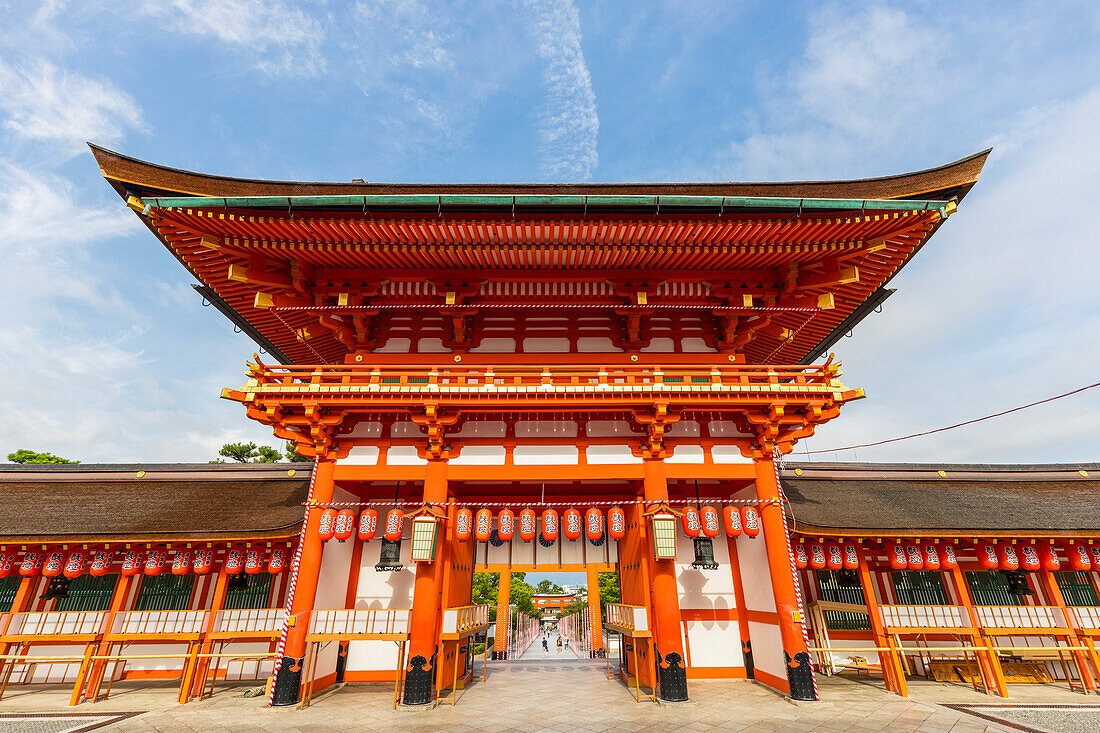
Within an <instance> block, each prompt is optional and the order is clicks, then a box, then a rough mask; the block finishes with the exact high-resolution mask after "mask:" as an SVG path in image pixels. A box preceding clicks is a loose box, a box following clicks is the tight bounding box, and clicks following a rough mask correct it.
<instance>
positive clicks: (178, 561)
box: [172, 550, 191, 575]
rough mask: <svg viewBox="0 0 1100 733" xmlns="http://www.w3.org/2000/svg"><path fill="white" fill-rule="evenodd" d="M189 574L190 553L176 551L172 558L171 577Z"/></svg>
mask: <svg viewBox="0 0 1100 733" xmlns="http://www.w3.org/2000/svg"><path fill="white" fill-rule="evenodd" d="M189 572H191V551H190V550H176V554H175V556H174V557H173V558H172V575H187V574H188V573H189Z"/></svg>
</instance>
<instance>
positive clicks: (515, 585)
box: [508, 573, 542, 618]
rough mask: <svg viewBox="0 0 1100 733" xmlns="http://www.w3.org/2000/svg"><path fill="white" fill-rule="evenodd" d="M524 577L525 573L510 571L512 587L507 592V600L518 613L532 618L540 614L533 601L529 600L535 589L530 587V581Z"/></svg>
mask: <svg viewBox="0 0 1100 733" xmlns="http://www.w3.org/2000/svg"><path fill="white" fill-rule="evenodd" d="M526 577H527V573H512V588H511V590H510V592H509V595H508V600H509V601H510V602H511V603H512V605H514V606H515V607H516V610H517V611H519V612H520V613H522V614H525V615H527V616H530V617H532V618H538V617H539V616H540V615H542V614H540V613H539V610H538V609H537V608H535V602H534V601H532V600H531V596H533V595H534V594H535V589H534V588H532V587H531V584H530V583H528V582H527V581H526V580H524V578H526Z"/></svg>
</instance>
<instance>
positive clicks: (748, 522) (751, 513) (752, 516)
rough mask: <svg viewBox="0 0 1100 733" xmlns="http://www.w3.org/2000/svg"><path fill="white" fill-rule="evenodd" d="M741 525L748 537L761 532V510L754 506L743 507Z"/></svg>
mask: <svg viewBox="0 0 1100 733" xmlns="http://www.w3.org/2000/svg"><path fill="white" fill-rule="evenodd" d="M741 527H742V529H743V530H744V532H745V536H746V537H755V536H756V535H758V534H760V512H759V511H758V510H757V508H756V507H754V506H745V507H742V508H741Z"/></svg>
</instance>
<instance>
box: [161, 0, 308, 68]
mask: <svg viewBox="0 0 1100 733" xmlns="http://www.w3.org/2000/svg"><path fill="white" fill-rule="evenodd" d="M144 9H145V12H147V13H151V14H153V15H154V16H156V17H158V18H160V19H161V20H162V21H164V23H165V24H166V25H167V26H168V27H170V28H172V29H173V30H175V31H177V32H179V33H185V34H188V35H194V36H206V37H212V38H216V39H217V40H219V41H221V42H222V43H225V44H228V45H230V46H233V47H236V48H239V49H242V50H243V51H246V52H247V53H249V54H250V55H251V57H252V64H253V66H255V67H256V68H257V69H259V70H261V71H264V72H267V73H271V74H276V75H280V76H305V77H310V76H316V75H318V74H320V73H321V72H323V71H324V69H325V57H324V55H323V53H322V46H323V44H324V39H325V30H324V26H323V25H322V23H321V22H320V21H319V20H318V19H317V18H315V17H314V16H313V15H311V14H309V13H307V12H306V11H305V10H303V9H302V8H300V7H294V6H292V5H288V4H286V3H283V2H277V1H275V0H234V1H232V2H230V1H228V0H171V2H164V3H151V4H148V5H146V6H145V7H144Z"/></svg>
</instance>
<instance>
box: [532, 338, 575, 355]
mask: <svg viewBox="0 0 1100 733" xmlns="http://www.w3.org/2000/svg"><path fill="white" fill-rule="evenodd" d="M523 350H524V351H525V352H527V353H529V354H540V353H541V354H546V353H563V352H566V351H569V339H562V338H527V339H524V340H523Z"/></svg>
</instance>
